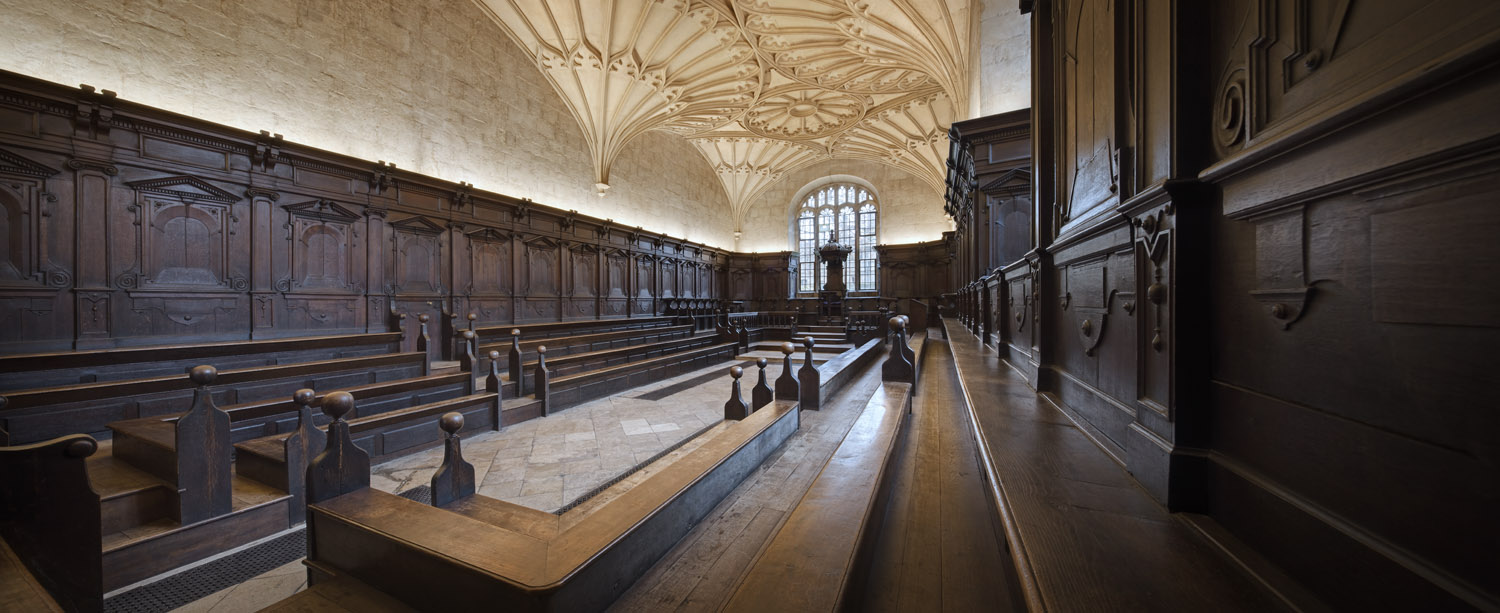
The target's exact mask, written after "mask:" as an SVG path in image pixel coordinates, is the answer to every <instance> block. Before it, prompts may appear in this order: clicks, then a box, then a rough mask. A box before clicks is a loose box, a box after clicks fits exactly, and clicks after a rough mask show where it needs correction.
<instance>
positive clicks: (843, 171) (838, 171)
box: [737, 160, 953, 252]
mask: <svg viewBox="0 0 1500 613" xmlns="http://www.w3.org/2000/svg"><path fill="white" fill-rule="evenodd" d="M830 175H851V176H854V177H858V178H860V179H864V180H865V181H868V182H869V183H870V184H871V185H873V186H874V187H875V190H876V191H877V193H878V195H879V198H880V222H879V228H878V229H877V236H878V239H879V243H880V244H882V245H890V244H904V243H916V242H921V241H929V240H935V239H938V238H942V235H943V232H946V231H948V230H951V229H953V228H952V223H951V222H950V221H949V219H948V217H947V216H946V215H944V214H943V197H942V195H941V194H938V193H936V192H934V191H932V188H931V187H929V186H928V185H927V184H926V183H925V182H923V181H922V180H921V179H919V178H917V177H916V175H913V174H911V173H908V172H906V171H904V170H901V169H898V168H895V167H893V166H887V165H884V164H880V163H877V162H870V161H865V160H828V161H824V162H819V163H817V164H813V165H811V166H806V167H803V168H800V169H797V170H794V171H791V172H788V173H786V175H784V176H782V178H781V180H780V181H778V182H777V183H776V184H774V185H772V186H771V187H769V188H767V189H766V191H765V192H762V193H761V195H760V196H759V197H758V198H756V199H755V202H754V204H752V205H751V206H750V208H749V209H748V210H747V211H746V213H745V221H744V225H743V227H742V232H743V233H744V234H743V236H741V237H740V240H739V245H738V247H737V250H739V251H759V252H767V251H789V250H791V249H792V242H791V234H790V232H791V225H790V224H791V212H792V198H794V197H796V195H797V192H798V191H800V190H801V189H802V188H803V187H804V186H806V185H807V184H808V183H811V182H814V181H818V180H821V179H823V178H825V177H828V176H830Z"/></svg>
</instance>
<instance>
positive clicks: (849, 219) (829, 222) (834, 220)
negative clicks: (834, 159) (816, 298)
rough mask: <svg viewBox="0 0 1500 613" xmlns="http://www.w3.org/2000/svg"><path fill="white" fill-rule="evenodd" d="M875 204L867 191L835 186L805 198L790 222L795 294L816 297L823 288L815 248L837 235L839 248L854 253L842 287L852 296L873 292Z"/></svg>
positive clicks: (857, 187)
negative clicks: (794, 253)
mask: <svg viewBox="0 0 1500 613" xmlns="http://www.w3.org/2000/svg"><path fill="white" fill-rule="evenodd" d="M876 208H877V207H876V202H875V196H874V195H873V194H871V193H870V190H868V189H866V188H864V187H861V186H859V185H853V184H849V183H836V184H832V185H825V186H823V187H820V188H818V189H817V190H816V191H813V192H812V193H810V194H808V195H807V197H806V198H805V199H804V200H803V201H802V205H801V206H800V207H798V209H797V213H796V216H795V217H794V218H793V219H792V229H793V233H794V235H795V236H796V237H797V254H798V256H799V262H800V263H799V268H798V275H797V291H798V292H799V293H808V294H811V293H816V292H817V291H818V290H820V289H822V287H823V274H824V268H823V266H821V265H820V263H819V262H818V248H819V247H822V246H823V244H824V243H826V242H828V236H829V235H830V234H832V233H833V232H834V231H835V230H837V231H838V240H839V243H840V244H843V245H848V246H850V247H852V248H853V249H854V252H853V253H851V254H850V255H849V260H848V261H846V262H845V263H844V284H845V285H846V286H848V288H849V291H851V292H873V291H875V227H876Z"/></svg>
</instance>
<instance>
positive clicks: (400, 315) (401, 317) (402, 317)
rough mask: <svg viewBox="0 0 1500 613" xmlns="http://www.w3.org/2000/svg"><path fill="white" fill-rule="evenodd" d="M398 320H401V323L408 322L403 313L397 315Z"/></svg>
mask: <svg viewBox="0 0 1500 613" xmlns="http://www.w3.org/2000/svg"><path fill="white" fill-rule="evenodd" d="M396 319H400V320H401V321H406V313H401V314H399V315H397V316H396Z"/></svg>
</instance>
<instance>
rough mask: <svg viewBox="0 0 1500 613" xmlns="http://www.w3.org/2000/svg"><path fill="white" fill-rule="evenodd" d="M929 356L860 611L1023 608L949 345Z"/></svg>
mask: <svg viewBox="0 0 1500 613" xmlns="http://www.w3.org/2000/svg"><path fill="white" fill-rule="evenodd" d="M934 336H935V335H934ZM926 352H927V355H926V356H925V359H926V361H925V362H924V363H923V364H922V386H921V388H920V389H919V390H918V393H917V395H916V397H915V398H914V399H913V401H912V414H911V417H910V422H909V423H908V426H907V427H908V428H910V431H909V432H908V437H909V438H908V439H907V441H906V446H905V447H904V448H902V449H901V450H900V452H899V454H900V456H899V458H898V461H897V463H896V473H895V482H894V483H893V484H892V487H891V495H890V503H889V507H887V511H886V518H885V523H884V526H883V527H882V529H881V531H880V534H879V539H878V540H877V541H876V542H875V549H874V553H873V555H872V557H871V560H872V561H871V567H870V574H869V580H868V582H867V583H866V588H867V589H866V590H865V595H864V600H863V603H862V605H861V606H860V608H861V610H866V611H996V612H999V611H1017V610H1024V601H1022V600H1020V599H1019V596H1020V595H1019V593H1018V592H1019V589H1018V588H1016V587H1013V582H1012V581H1010V580H1008V578H1010V577H1013V576H1014V575H1013V573H1014V571H1013V569H1012V568H1011V567H1010V560H1009V556H1008V555H1007V554H1006V553H1005V550H1004V547H1005V538H1004V536H1003V532H1001V531H1000V530H999V526H998V524H997V522H998V517H997V515H996V513H995V510H994V508H993V507H992V506H991V504H990V502H989V500H988V499H987V497H986V494H985V487H986V486H985V483H984V482H983V480H982V477H981V471H980V468H979V456H978V452H977V449H976V447H975V443H974V435H973V433H972V432H973V430H972V427H971V426H970V423H969V412H968V408H967V406H966V405H965V402H964V395H963V389H962V388H961V387H959V383H958V374H957V372H956V371H955V370H954V365H953V357H952V355H951V354H950V353H949V350H948V343H947V341H944V340H938V339H935V338H931V336H929V338H928V340H927V346H926Z"/></svg>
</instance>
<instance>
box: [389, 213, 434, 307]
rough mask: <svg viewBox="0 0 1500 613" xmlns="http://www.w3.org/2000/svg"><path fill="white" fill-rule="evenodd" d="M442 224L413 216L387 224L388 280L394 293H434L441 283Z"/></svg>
mask: <svg viewBox="0 0 1500 613" xmlns="http://www.w3.org/2000/svg"><path fill="white" fill-rule="evenodd" d="M443 233H444V230H443V227H442V226H440V225H438V224H437V223H436V222H433V221H432V220H430V219H427V218H426V217H421V216H415V217H408V218H406V219H402V220H396V221H392V222H391V224H390V237H391V251H392V255H393V257H392V258H391V260H392V264H393V266H392V267H391V269H390V273H391V282H392V285H393V286H394V288H395V290H396V291H397V292H398V293H414V294H437V293H442V292H443V291H444V290H445V287H444V285H443V269H444V266H443V264H444V257H443V254H444V248H443V247H444V244H443V243H444V241H443Z"/></svg>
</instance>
